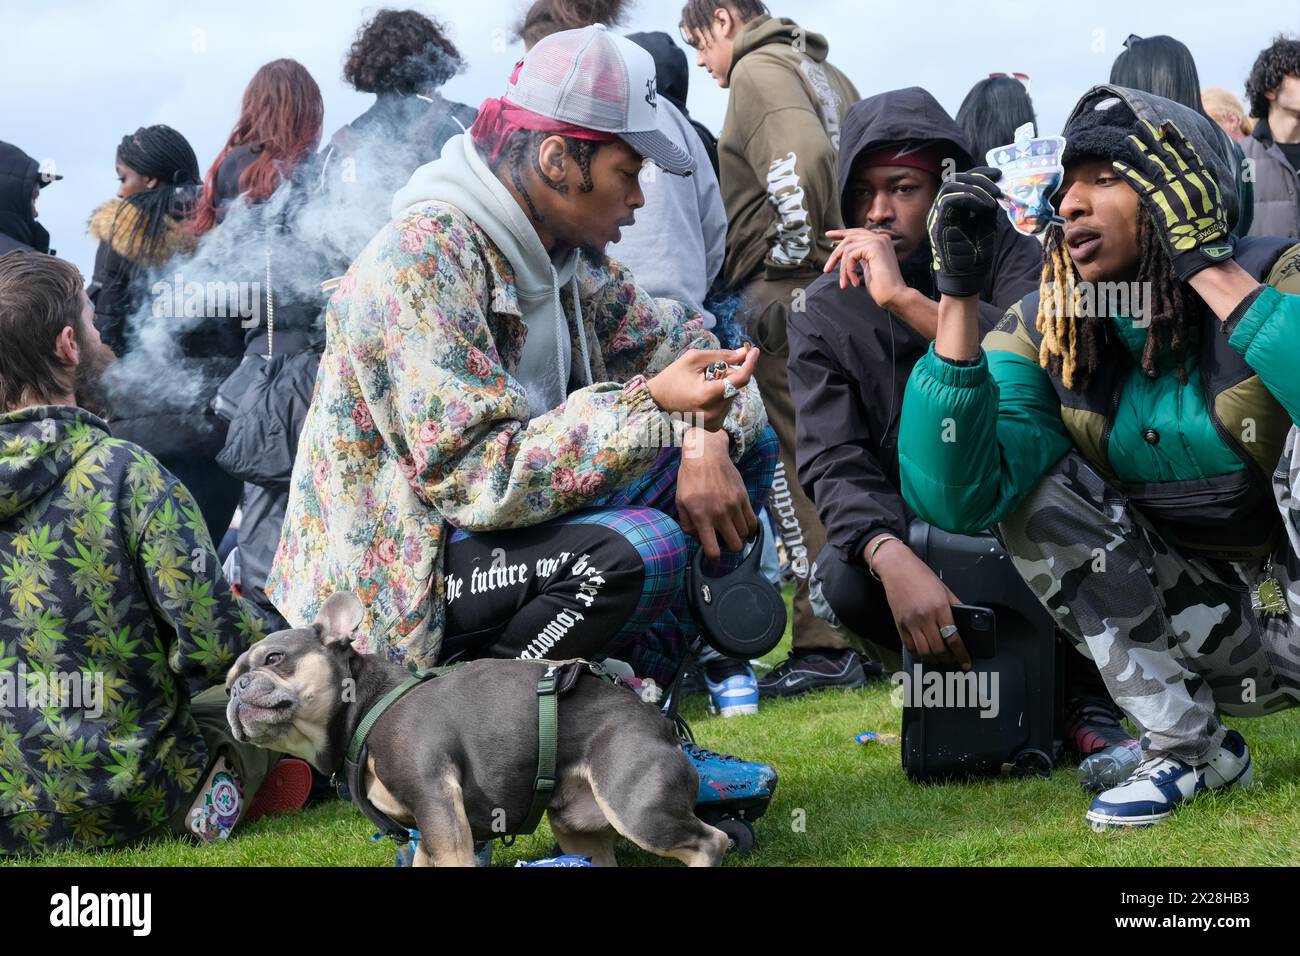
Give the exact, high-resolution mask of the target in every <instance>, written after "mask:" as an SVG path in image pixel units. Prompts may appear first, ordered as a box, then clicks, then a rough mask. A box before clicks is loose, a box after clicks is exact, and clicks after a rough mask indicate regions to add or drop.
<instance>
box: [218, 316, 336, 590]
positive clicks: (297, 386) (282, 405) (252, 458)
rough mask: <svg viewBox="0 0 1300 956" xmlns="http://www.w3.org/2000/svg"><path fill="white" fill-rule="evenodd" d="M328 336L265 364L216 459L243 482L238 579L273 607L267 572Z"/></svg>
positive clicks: (286, 502) (275, 544)
mask: <svg viewBox="0 0 1300 956" xmlns="http://www.w3.org/2000/svg"><path fill="white" fill-rule="evenodd" d="M323 350H324V342H323V341H317V342H314V343H313V344H312V346H311V347H309V348H307V349H304V350H302V351H300V352H295V353H294V354H292V355H279V356H276V357H275V358H274V359H272V360H271V361H269V362H268V363H267V364H266V369H265V373H266V374H265V375H264V376H262V377H261V378H260V379H259V380H257V382H256V383H255V384H254V386H253V388H252V389H251V390H250V392H249V393H248V394H247V395H245V398H244V401H243V403H242V404H241V406H240V410H239V412H238V413H237V414H236V415H235V418H234V420H233V421H232V422H231V423H230V432H229V434H228V436H227V439H226V447H225V450H224V451H222V452H221V454H220V455H219V456H218V457H217V464H219V465H220V466H221V467H222V468H224V469H225V470H226V472H227V473H228V474H230V475H232V476H233V477H235V478H238V479H239V480H240V481H242V482H244V498H243V517H242V519H241V521H240V524H239V580H240V587H241V590H242V592H243V594H244V596H245V597H246V598H248V599H249V600H251V601H253V602H254V603H256V604H257V605H258V607H259V608H260V609H261V610H262V611H264V612H265V611H274V605H273V604H272V603H271V601H270V599H269V598H268V597H267V596H266V590H265V585H266V575H267V573H268V572H269V571H270V570H271V561H272V559H273V558H274V557H275V550H276V548H277V547H278V546H279V544H280V527H281V525H283V524H284V513H285V507H286V506H287V505H288V503H289V479H290V478H291V477H292V475H293V462H294V459H295V458H296V457H297V455H298V436H299V435H300V434H301V433H302V423H303V421H304V420H305V419H306V417H307V409H308V408H309V407H310V406H311V399H312V392H313V391H314V390H315V387H316V370H317V368H318V367H319V365H320V357H321V352H322V351H323Z"/></svg>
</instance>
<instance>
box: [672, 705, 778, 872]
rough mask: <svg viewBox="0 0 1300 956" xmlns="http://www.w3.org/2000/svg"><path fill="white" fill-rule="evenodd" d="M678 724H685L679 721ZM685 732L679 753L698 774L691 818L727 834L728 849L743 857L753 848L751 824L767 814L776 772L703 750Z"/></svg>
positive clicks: (752, 762) (760, 765)
mask: <svg viewBox="0 0 1300 956" xmlns="http://www.w3.org/2000/svg"><path fill="white" fill-rule="evenodd" d="M678 725H679V727H684V725H685V722H684V721H681V720H680V718H679V719H678ZM685 729H686V735H685V736H684V739H683V740H682V752H683V753H685V754H686V756H687V757H689V758H690V759H691V763H693V764H695V771H696V773H698V774H699V775H700V789H699V793H698V794H697V796H696V798H695V799H696V804H695V815H696V816H697V817H699V818H700V819H701V820H703V821H704V822H705V823H707V824H709V825H710V826H715V827H717V828H718V829H719V830H721V831H722V832H723V833H725V834H726V835H727V840H728V841H729V843H728V847H727V848H728V849H729V850H734V851H735V852H736V853H738V854H740V855H741V856H745V855H747V854H748V853H749V852H750V851H751V850H753V849H754V821H755V820H757V819H758V818H759V817H761V816H762V815H763V814H764V813H765V812H767V805H768V804H769V803H771V802H772V794H773V793H775V792H776V780H777V777H776V771H775V770H774V769H773V768H772V767H770V766H768V765H767V764H765V763H758V762H757V761H753V760H742V759H741V758H740V757H734V756H732V755H731V754H720V753H714V752H713V751H712V750H706V749H704V748H703V747H701V746H700V745H699V744H697V743H696V742H695V741H694V740H692V739H691V738H690V736H689V734H690V729H689V728H685Z"/></svg>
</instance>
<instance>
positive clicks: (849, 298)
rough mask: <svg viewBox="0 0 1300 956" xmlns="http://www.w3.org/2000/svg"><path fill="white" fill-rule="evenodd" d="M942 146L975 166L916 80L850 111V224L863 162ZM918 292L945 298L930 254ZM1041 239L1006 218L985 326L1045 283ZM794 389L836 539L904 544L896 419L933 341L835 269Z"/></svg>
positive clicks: (809, 320) (796, 324)
mask: <svg viewBox="0 0 1300 956" xmlns="http://www.w3.org/2000/svg"><path fill="white" fill-rule="evenodd" d="M906 141H929V142H933V141H940V142H943V143H944V144H946V145H947V146H948V147H950V151H947V152H946V155H951V156H954V157H956V159H957V162H958V164H959V166H961V168H963V169H965V168H968V167H969V166H970V165H972V161H971V158H970V155H969V152H968V149H967V146H966V139H965V136H964V134H963V133H962V132H961V129H960V128H959V127H958V126H957V124H956V123H955V122H954V121H953V120H952V118H951V117H949V116H948V114H947V113H946V112H945V111H944V109H943V107H942V106H940V105H939V103H938V102H937V101H936V100H935V99H934V97H932V96H931V95H930V94H929V93H928V92H926V91H925V90H923V89H920V88H919V87H911V88H908V89H904V90H894V91H891V92H888V93H881V94H879V95H877V96H872V97H868V98H867V99H864V100H861V101H859V102H858V103H855V104H854V105H853V106H852V107H850V109H849V111H848V113H847V114H846V115H845V118H844V129H843V132H842V134H841V138H840V155H839V193H840V196H841V206H842V208H841V212H842V213H843V215H844V221H845V222H846V223H847V224H849V225H850V226H857V225H860V223H856V222H853V221H852V218H851V217H852V212H853V210H852V209H850V208H847V207H848V205H849V204H848V203H847V202H845V201H844V199H843V197H845V196H847V195H848V189H847V186H848V183H849V178H850V176H851V175H852V174H853V172H854V169H853V166H854V162H855V160H856V159H857V158H858V157H859V156H860V155H862V154H864V153H867V152H869V151H872V150H875V149H879V148H881V147H883V146H886V145H888V144H891V143H899V142H906ZM900 267H901V268H902V270H903V278H904V279H905V280H906V281H907V284H908V285H909V286H911V287H912V288H914V289H917V290H918V291H920V292H922V293H924V294H925V295H926V296H927V297H929V298H931V299H935V300H937V299H938V298H939V296H938V293H937V292H936V291H935V288H934V279H933V274H932V273H931V271H930V268H929V255H928V254H926V255H924V256H920V255H918V256H915V257H913V259H912V260H909V262H908V263H902V264H900ZM1041 269H1042V253H1041V250H1040V247H1039V245H1038V243H1037V242H1036V241H1035V240H1034V239H1032V238H1030V237H1029V236H1022V235H1020V234H1019V233H1017V232H1016V231H1015V230H1014V229H1013V228H1012V227H1011V224H1010V222H1008V221H1007V219H1006V217H1005V216H1000V217H999V219H998V231H997V237H996V252H995V254H994V267H993V272H992V274H991V276H990V277H989V281H988V282H987V284H986V285H985V287H984V289H983V290H982V291H981V292H980V303H979V322H980V326H981V331H987V330H988V329H990V328H992V327H993V326H994V325H996V324H997V322H998V320H999V319H1001V318H1002V315H1003V313H1004V312H1005V311H1006V309H1007V308H1008V307H1010V306H1011V305H1013V304H1014V303H1016V302H1017V301H1019V300H1020V298H1021V297H1022V296H1024V295H1026V294H1028V293H1029V292H1032V291H1034V290H1035V289H1037V288H1038V277H1039V273H1040V272H1041ZM788 329H789V339H790V359H789V365H788V368H789V373H790V396H791V398H792V399H793V400H794V407H795V408H796V409H798V414H797V416H796V421H795V445H796V459H797V463H798V473H799V481H800V483H801V484H802V485H803V487H804V489H805V490H806V491H807V493H808V495H809V497H811V498H812V499H813V501H814V502H815V503H816V505H817V512H818V515H819V516H820V517H821V519H822V523H823V524H824V525H825V527H826V534H827V540H828V541H829V542H830V543H831V544H832V545H834V546H835V547H836V548H837V549H839V550H840V551H841V552H843V554H844V556H845V558H846V559H847V560H849V561H854V562H859V561H861V559H862V548H863V547H864V545H865V544H866V542H867V541H869V540H870V539H871V538H872V537H874V536H875V535H877V534H879V533H880V532H882V531H889V532H892V533H893V534H895V535H897V536H898V537H900V538H903V539H904V540H906V539H907V534H906V531H907V523H908V521H909V519H910V517H911V513H910V512H909V511H908V508H907V505H906V503H905V502H904V501H903V496H902V494H901V493H900V490H899V489H900V484H899V475H898V423H899V418H900V416H901V414H902V410H903V388H904V386H906V384H907V379H908V376H909V375H911V373H912V366H913V365H915V364H916V362H917V360H918V359H920V358H921V356H922V355H924V354H925V351H926V349H927V348H928V347H929V345H930V343H929V340H927V339H926V338H924V337H923V336H921V335H920V334H919V333H917V332H916V331H914V330H913V329H912V328H911V327H910V326H908V325H906V324H905V323H904V322H902V321H901V320H899V319H896V318H894V316H892V315H891V314H889V313H888V312H886V311H885V310H884V309H882V308H880V307H879V306H878V305H876V303H875V301H874V300H873V299H872V298H871V294H870V292H868V291H867V289H866V287H865V286H862V287H858V288H854V287H852V286H850V287H849V288H847V289H841V288H840V287H839V272H838V270H837V271H836V272H834V273H831V274H829V275H824V276H822V277H821V278H819V279H818V280H817V281H816V282H814V283H813V284H812V285H811V286H810V287H809V289H808V296H807V309H806V310H805V311H803V312H799V311H792V312H791V313H790V321H789V326H788Z"/></svg>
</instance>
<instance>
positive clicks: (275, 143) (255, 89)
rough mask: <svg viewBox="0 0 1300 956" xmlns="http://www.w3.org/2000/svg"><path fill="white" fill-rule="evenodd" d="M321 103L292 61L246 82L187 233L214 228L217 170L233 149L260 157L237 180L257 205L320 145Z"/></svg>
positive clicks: (311, 83)
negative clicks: (256, 150)
mask: <svg viewBox="0 0 1300 956" xmlns="http://www.w3.org/2000/svg"><path fill="white" fill-rule="evenodd" d="M324 120H325V103H324V101H323V100H322V99H321V95H320V87H319V86H317V85H316V81H315V80H314V79H312V75H311V74H310V73H308V72H307V68H306V67H305V66H303V65H302V64H301V63H299V62H298V61H297V60H288V59H284V60H272V61H271V62H270V63H268V64H266V65H265V66H263V67H262V68H261V69H259V70H258V71H257V72H256V73H254V74H253V78H252V79H251V80H249V81H248V87H247V88H246V89H245V90H244V102H243V105H242V106H241V108H240V111H239V119H238V120H237V121H236V122H235V128H234V129H233V130H231V131H230V137H229V138H228V139H227V140H226V145H225V147H224V148H223V149H222V150H221V152H220V153H219V154H218V155H217V158H216V159H215V160H214V161H213V163H212V166H211V168H210V169H209V170H208V174H207V176H206V177H205V178H204V180H203V198H202V200H201V201H200V202H199V205H198V208H197V209H196V210H195V212H194V219H193V222H192V229H193V231H194V232H195V233H197V234H199V235H202V234H203V233H205V232H207V231H208V230H209V229H211V228H212V227H213V226H214V225H216V223H217V196H216V187H217V170H219V169H220V168H221V164H222V163H223V162H225V159H226V157H227V156H228V155H230V151H231V150H232V149H236V148H238V147H240V146H245V145H247V144H249V143H254V144H256V145H258V146H260V147H261V150H262V151H261V153H260V154H259V155H258V157H257V159H255V160H254V161H253V162H252V164H251V165H250V166H249V167H248V168H247V169H245V170H244V172H243V173H242V174H241V175H240V177H239V192H240V194H241V195H243V196H246V197H247V198H248V200H249V201H250V202H262V201H263V200H265V199H267V198H269V197H270V195H271V193H273V192H275V188H276V186H278V185H279V184H280V180H281V179H282V178H283V177H285V176H288V175H290V174H291V173H292V172H293V170H294V168H295V167H296V166H297V165H298V163H299V162H300V161H301V160H302V158H303V156H304V155H306V153H307V152H308V151H309V150H313V149H315V148H316V146H317V145H318V144H319V143H320V135H321V126H322V125H323V123H324Z"/></svg>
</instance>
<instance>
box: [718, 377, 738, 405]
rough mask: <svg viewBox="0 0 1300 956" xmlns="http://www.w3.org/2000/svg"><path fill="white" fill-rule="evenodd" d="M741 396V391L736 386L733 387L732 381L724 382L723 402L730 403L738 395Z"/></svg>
mask: <svg viewBox="0 0 1300 956" xmlns="http://www.w3.org/2000/svg"><path fill="white" fill-rule="evenodd" d="M739 394H740V389H738V388H736V386H734V385H732V384H731V382H730V381H727V380H725V379H724V380H723V382H722V400H723V401H724V402H725V401H730V400H731V399H733V398H735V397H736V396H737V395H739Z"/></svg>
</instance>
